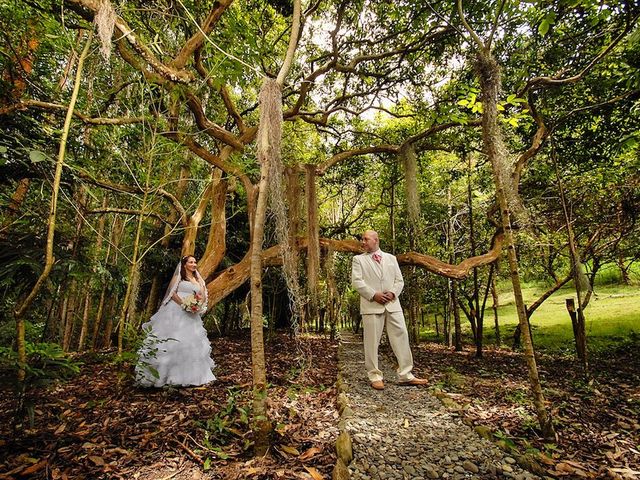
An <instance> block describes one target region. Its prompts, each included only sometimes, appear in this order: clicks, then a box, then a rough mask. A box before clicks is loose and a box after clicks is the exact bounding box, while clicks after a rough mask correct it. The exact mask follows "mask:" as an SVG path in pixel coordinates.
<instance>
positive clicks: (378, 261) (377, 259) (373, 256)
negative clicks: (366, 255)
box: [371, 253, 382, 263]
mask: <svg viewBox="0 0 640 480" xmlns="http://www.w3.org/2000/svg"><path fill="white" fill-rule="evenodd" d="M371 257H372V258H373V259H374V260H375V261H376V263H380V260H382V255H380V254H379V253H374V254H373V255H371Z"/></svg>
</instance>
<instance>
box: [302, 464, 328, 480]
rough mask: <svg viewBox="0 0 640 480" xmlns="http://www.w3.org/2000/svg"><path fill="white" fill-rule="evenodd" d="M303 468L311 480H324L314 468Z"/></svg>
mask: <svg viewBox="0 0 640 480" xmlns="http://www.w3.org/2000/svg"><path fill="white" fill-rule="evenodd" d="M304 468H305V469H306V470H307V472H309V474H310V475H311V477H312V478H313V480H324V477H323V476H322V474H321V473H320V472H319V471H318V470H316V469H315V468H313V467H307V466H305V467H304Z"/></svg>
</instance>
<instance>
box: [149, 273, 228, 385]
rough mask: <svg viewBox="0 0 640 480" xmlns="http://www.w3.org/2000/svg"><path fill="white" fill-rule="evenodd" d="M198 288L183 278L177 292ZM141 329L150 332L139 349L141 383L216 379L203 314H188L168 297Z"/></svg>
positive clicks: (191, 382) (188, 292)
mask: <svg viewBox="0 0 640 480" xmlns="http://www.w3.org/2000/svg"><path fill="white" fill-rule="evenodd" d="M197 289H198V287H197V286H195V287H194V284H193V283H191V282H189V281H186V280H180V282H179V283H178V285H177V290H176V291H175V293H177V295H178V296H179V297H180V298H185V297H187V296H188V295H192V294H193V293H194V291H195V290H197ZM142 328H143V329H144V331H146V332H147V335H146V338H145V340H144V342H143V344H142V347H141V348H140V350H139V351H138V355H139V360H138V364H137V365H136V383H137V384H138V385H141V386H143V387H162V386H164V385H181V386H189V385H204V384H206V383H209V382H212V381H213V380H215V379H216V377H215V376H214V375H213V373H212V371H211V369H212V368H213V367H214V366H215V364H214V362H213V359H212V358H211V343H210V342H209V339H208V338H207V331H206V330H205V329H204V327H203V326H202V318H201V317H200V314H198V313H187V312H186V311H184V310H183V309H182V308H181V307H180V305H178V304H177V303H176V302H175V301H173V300H169V301H168V302H166V303H165V304H163V305H162V306H161V307H160V309H159V310H158V311H157V312H156V313H155V314H154V315H153V316H152V317H151V319H150V320H149V321H148V322H147V323H145V324H143V325H142ZM156 374H157V375H156Z"/></svg>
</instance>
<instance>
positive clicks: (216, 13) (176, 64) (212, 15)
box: [170, 0, 233, 70]
mask: <svg viewBox="0 0 640 480" xmlns="http://www.w3.org/2000/svg"><path fill="white" fill-rule="evenodd" d="M232 3H233V0H218V1H216V2H215V3H214V4H213V8H212V10H211V11H210V12H209V15H207V18H206V19H205V20H204V22H202V25H200V26H199V28H198V31H197V32H196V33H194V34H193V35H192V36H191V38H189V40H187V41H186V42H185V44H184V45H183V46H182V49H181V50H180V52H179V53H178V55H176V58H174V59H173V61H172V62H171V64H170V66H171V67H173V68H174V69H177V70H181V69H183V68H184V66H185V65H186V64H187V61H188V60H189V58H190V57H191V55H192V54H193V53H194V52H195V51H196V50H198V49H199V48H200V47H201V46H202V45H203V44H204V41H205V40H206V35H208V34H210V33H211V32H212V31H213V28H214V27H215V26H216V24H217V23H218V20H220V17H221V16H222V14H223V13H224V12H225V10H226V9H227V8H228V7H229V6H230V5H231V4H232Z"/></svg>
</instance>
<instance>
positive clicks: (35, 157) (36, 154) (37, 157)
mask: <svg viewBox="0 0 640 480" xmlns="http://www.w3.org/2000/svg"><path fill="white" fill-rule="evenodd" d="M29 159H30V160H31V163H38V162H42V161H44V160H46V159H47V155H46V154H44V153H43V152H41V151H40V150H31V151H30V152H29Z"/></svg>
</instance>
